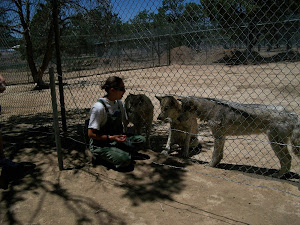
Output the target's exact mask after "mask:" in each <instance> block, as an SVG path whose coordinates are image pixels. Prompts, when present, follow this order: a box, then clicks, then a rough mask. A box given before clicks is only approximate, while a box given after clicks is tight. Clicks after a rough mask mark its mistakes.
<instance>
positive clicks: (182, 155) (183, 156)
mask: <svg viewBox="0 0 300 225" xmlns="http://www.w3.org/2000/svg"><path fill="white" fill-rule="evenodd" d="M181 157H182V158H185V159H186V158H188V157H189V152H186V151H183V152H182V154H181Z"/></svg>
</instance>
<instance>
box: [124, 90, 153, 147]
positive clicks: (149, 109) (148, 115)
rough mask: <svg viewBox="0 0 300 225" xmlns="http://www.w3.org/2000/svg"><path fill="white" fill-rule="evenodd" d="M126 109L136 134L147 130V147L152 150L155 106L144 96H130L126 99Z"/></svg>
mask: <svg viewBox="0 0 300 225" xmlns="http://www.w3.org/2000/svg"><path fill="white" fill-rule="evenodd" d="M125 109H126V112H127V115H128V120H129V122H131V123H133V125H134V133H135V134H141V133H142V128H143V127H144V128H145V133H146V147H147V148H151V145H150V132H151V128H152V121H153V110H154V107H153V104H152V102H151V100H150V99H149V98H148V97H147V96H146V95H144V94H138V95H134V94H129V95H128V96H127V98H126V99H125Z"/></svg>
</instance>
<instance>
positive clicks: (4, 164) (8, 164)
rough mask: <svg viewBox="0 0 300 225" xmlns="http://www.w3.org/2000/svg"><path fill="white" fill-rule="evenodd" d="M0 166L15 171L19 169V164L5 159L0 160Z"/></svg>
mask: <svg viewBox="0 0 300 225" xmlns="http://www.w3.org/2000/svg"><path fill="white" fill-rule="evenodd" d="M0 166H1V167H8V168H13V169H16V168H18V167H20V164H19V163H16V162H13V161H11V160H9V159H7V158H4V159H1V160H0Z"/></svg>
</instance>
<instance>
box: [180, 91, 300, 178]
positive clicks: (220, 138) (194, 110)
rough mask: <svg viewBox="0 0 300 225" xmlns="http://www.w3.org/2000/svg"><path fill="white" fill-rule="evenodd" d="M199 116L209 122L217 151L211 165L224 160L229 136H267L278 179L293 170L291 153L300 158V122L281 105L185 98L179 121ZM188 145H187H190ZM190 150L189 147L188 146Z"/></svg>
mask: <svg viewBox="0 0 300 225" xmlns="http://www.w3.org/2000/svg"><path fill="white" fill-rule="evenodd" d="M194 117H198V118H199V119H200V120H203V121H207V122H208V126H209V127H210V129H211V131H212V135H213V137H214V140H215V141H214V151H213V155H212V159H211V161H210V163H209V165H210V166H212V167H215V166H216V165H217V164H218V163H220V161H221V160H222V158H223V150H224V143H225V138H226V136H230V135H250V134H260V133H265V134H266V135H267V136H268V138H269V141H270V145H271V147H272V149H273V151H274V152H275V154H276V156H277V157H278V159H279V161H280V165H281V169H280V170H279V172H278V173H277V174H274V176H275V177H282V176H283V175H284V174H285V173H287V172H289V170H290V168H291V160H292V157H291V155H290V153H289V151H288V148H287V145H288V143H289V140H290V142H291V144H292V150H293V152H294V153H295V155H297V156H298V157H299V156H300V146H299V145H300V119H299V115H297V114H296V113H292V112H288V111H286V110H285V109H284V108H283V107H282V106H272V105H259V104H240V103H236V102H232V101H225V100H218V99H210V98H196V97H186V98H183V99H182V113H181V115H180V116H179V120H180V121H188V120H190V119H191V118H194ZM187 143H188V142H187ZM185 147H188V146H185Z"/></svg>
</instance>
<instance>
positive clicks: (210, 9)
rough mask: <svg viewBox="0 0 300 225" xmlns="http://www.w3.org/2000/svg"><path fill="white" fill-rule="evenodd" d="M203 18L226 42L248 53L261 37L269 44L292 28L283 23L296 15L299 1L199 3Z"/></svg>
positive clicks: (204, 0)
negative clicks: (227, 38) (242, 46)
mask: <svg viewBox="0 0 300 225" xmlns="http://www.w3.org/2000/svg"><path fill="white" fill-rule="evenodd" d="M201 3H202V4H203V8H204V11H205V14H206V15H207V17H208V18H209V19H210V22H211V23H212V24H214V25H215V26H217V27H220V28H221V29H223V30H224V31H225V33H226V34H229V35H230V38H231V39H233V40H236V41H238V42H239V41H242V42H244V44H245V45H246V46H247V50H248V51H249V52H251V50H252V48H253V46H254V45H255V44H256V43H257V41H258V40H259V38H260V36H261V35H262V34H264V35H265V37H268V34H272V35H271V38H270V40H272V39H274V38H276V39H279V38H281V37H276V35H274V34H276V33H280V29H282V28H283V27H285V29H287V30H288V32H295V31H294V28H292V26H291V25H289V24H288V23H285V22H284V21H285V20H287V19H290V18H291V17H293V16H295V15H297V14H298V15H299V10H300V9H299V5H300V1H299V0H256V1H254V0H251V1H245V0H231V1H227V0H202V1H201Z"/></svg>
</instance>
